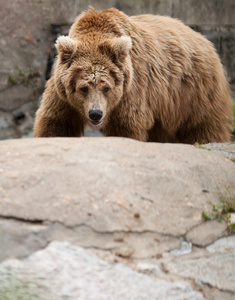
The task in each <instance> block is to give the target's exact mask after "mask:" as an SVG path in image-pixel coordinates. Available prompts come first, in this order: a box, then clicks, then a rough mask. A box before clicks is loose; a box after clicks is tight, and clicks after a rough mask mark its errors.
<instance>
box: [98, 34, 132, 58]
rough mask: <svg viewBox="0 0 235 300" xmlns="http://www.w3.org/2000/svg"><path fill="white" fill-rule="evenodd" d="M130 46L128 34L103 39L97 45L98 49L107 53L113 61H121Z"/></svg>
mask: <svg viewBox="0 0 235 300" xmlns="http://www.w3.org/2000/svg"><path fill="white" fill-rule="evenodd" d="M131 48H132V41H131V38H130V37H129V36H121V37H119V38H113V39H109V40H105V41H104V42H102V43H101V44H100V45H99V49H100V51H101V52H102V53H105V54H107V55H108V56H109V57H110V58H111V59H112V60H113V62H114V63H117V62H120V63H123V62H124V60H125V58H126V56H127V55H128V54H129V52H130V50H131Z"/></svg>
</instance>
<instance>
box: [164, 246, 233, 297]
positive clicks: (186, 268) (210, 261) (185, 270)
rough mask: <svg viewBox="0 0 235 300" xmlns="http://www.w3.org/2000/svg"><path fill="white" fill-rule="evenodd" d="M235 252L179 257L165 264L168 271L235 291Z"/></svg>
mask: <svg viewBox="0 0 235 300" xmlns="http://www.w3.org/2000/svg"><path fill="white" fill-rule="evenodd" d="M234 261H235V252H234V251H233V252H227V253H224V254H223V255H221V253H218V254H214V255H211V256H209V257H201V258H197V259H185V260H184V259H182V258H181V259H177V260H175V261H171V262H170V263H167V264H165V268H166V270H167V271H168V272H171V273H173V274H177V275H178V276H183V277H189V278H193V279H194V280H195V281H197V282H202V283H206V284H209V285H211V286H214V287H217V288H218V289H222V290H226V291H228V292H231V293H235V276H234Z"/></svg>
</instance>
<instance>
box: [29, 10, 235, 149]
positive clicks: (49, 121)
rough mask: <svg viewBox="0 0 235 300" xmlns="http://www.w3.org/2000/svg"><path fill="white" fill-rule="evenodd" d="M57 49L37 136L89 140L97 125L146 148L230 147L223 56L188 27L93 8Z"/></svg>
mask: <svg viewBox="0 0 235 300" xmlns="http://www.w3.org/2000/svg"><path fill="white" fill-rule="evenodd" d="M56 47H57V50H58V57H57V60H56V63H55V65H54V70H53V75H52V77H51V79H50V80H49V81H48V83H47V86H46V90H45V93H44V96H43V101H42V104H41V107H40V108H39V110H38V112H37V115H36V121H35V127H34V136H35V137H49V136H81V135H82V134H83V130H84V125H86V124H94V127H96V128H101V129H102V132H103V133H104V134H105V135H107V136H123V137H129V138H133V139H137V140H140V141H153V142H180V143H195V142H198V143H207V142H226V141H229V139H230V132H231V122H232V110H231V106H232V102H231V100H230V90H229V84H228V82H227V81H226V79H225V76H224V72H223V68H222V65H221V63H220V60H219V58H218V55H217V54H216V52H215V50H214V48H213V46H212V44H211V43H210V42H209V41H207V40H206V39H205V38H204V37H203V36H201V35H200V34H198V33H196V32H194V31H193V30H191V29H190V28H189V27H187V26H185V25H184V24H182V23H181V22H180V21H178V20H174V19H172V18H169V17H161V16H153V15H140V16H134V17H128V16H126V15H125V14H123V13H122V12H120V11H118V10H116V9H108V10H105V11H103V12H100V11H96V10H94V9H90V10H89V11H87V12H84V13H83V14H81V15H80V16H79V17H78V19H77V20H76V22H75V23H74V24H73V26H72V27H71V29H70V32H69V36H68V37H65V36H62V37H59V38H58V40H57V43H56ZM94 111H95V112H96V113H97V111H98V113H99V114H100V116H99V117H100V119H99V118H98V117H97V115H96V116H95V120H94V119H92V118H91V114H90V113H91V112H94ZM101 115H102V116H101ZM97 118H98V119H97Z"/></svg>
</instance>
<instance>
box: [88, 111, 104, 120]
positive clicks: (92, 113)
mask: <svg viewBox="0 0 235 300" xmlns="http://www.w3.org/2000/svg"><path fill="white" fill-rule="evenodd" d="M102 116H103V113H102V111H101V110H99V109H92V110H90V111H89V118H90V119H91V120H92V121H94V122H98V121H100V119H101V118H102Z"/></svg>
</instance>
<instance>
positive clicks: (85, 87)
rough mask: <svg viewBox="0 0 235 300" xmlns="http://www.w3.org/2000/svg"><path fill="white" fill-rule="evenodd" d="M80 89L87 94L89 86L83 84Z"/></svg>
mask: <svg viewBox="0 0 235 300" xmlns="http://www.w3.org/2000/svg"><path fill="white" fill-rule="evenodd" d="M80 91H81V92H82V93H83V94H87V93H88V86H83V87H81V88H80Z"/></svg>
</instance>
